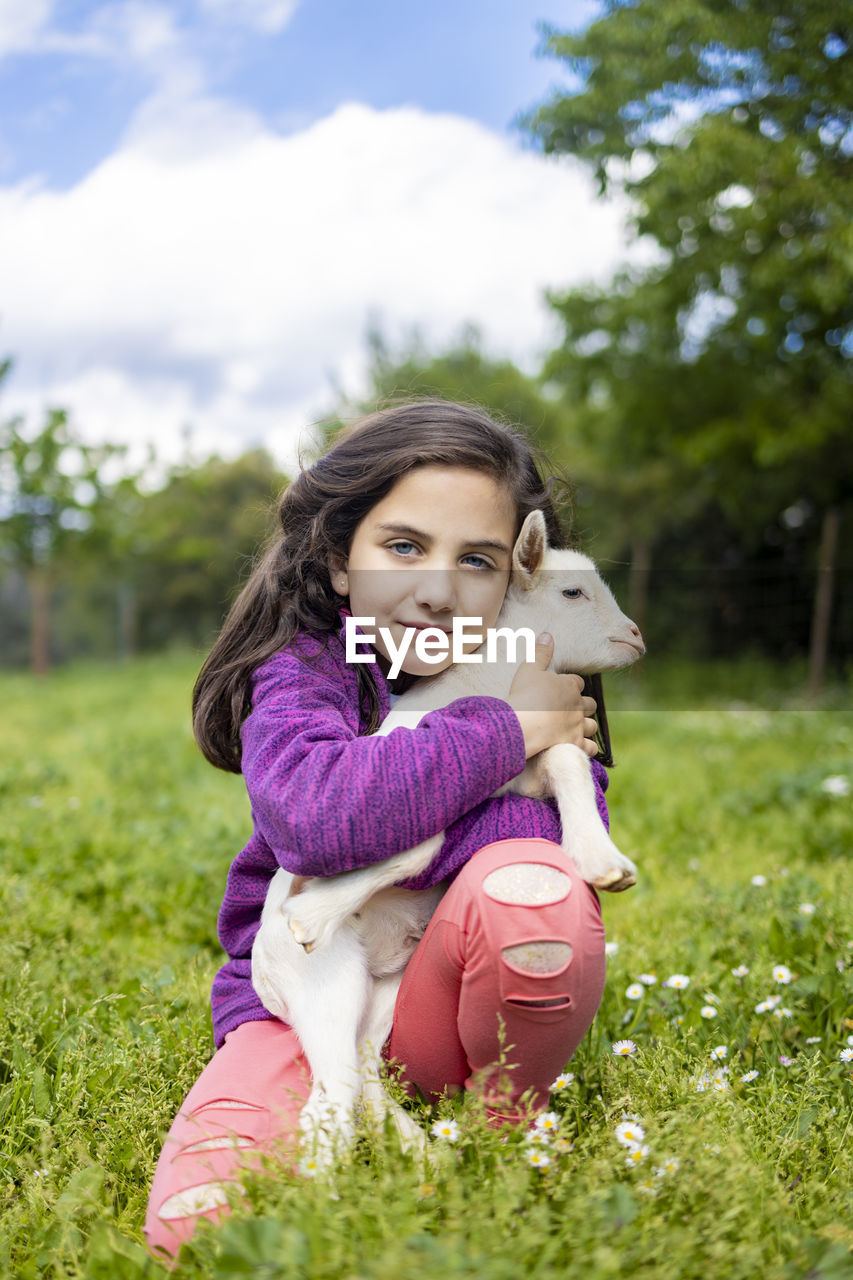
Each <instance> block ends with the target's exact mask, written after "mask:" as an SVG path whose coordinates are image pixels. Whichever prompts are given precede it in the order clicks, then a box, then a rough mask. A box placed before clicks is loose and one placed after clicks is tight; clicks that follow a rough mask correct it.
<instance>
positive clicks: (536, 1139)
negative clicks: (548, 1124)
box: [525, 1129, 551, 1147]
mask: <svg viewBox="0 0 853 1280" xmlns="http://www.w3.org/2000/svg"><path fill="white" fill-rule="evenodd" d="M525 1142H526V1143H527V1145H528V1146H532V1147H547V1146H548V1145H549V1144H550V1142H551V1135H550V1133H546V1132H545V1130H544V1129H531V1130H530V1132H529V1133H528V1134H527V1136H526V1138H525Z"/></svg>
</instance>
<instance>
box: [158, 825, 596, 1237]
mask: <svg viewBox="0 0 853 1280" xmlns="http://www.w3.org/2000/svg"><path fill="white" fill-rule="evenodd" d="M603 990H604V927H603V925H602V922H601V909H600V907H599V903H598V898H597V896H596V894H595V891H594V890H593V889H591V888H590V886H589V885H587V884H585V883H584V882H583V881H582V880H581V879H580V877H579V876H578V873H577V871H576V869H575V867H574V864H573V863H572V862H571V861H570V860H569V859H568V858H567V857H566V855H565V854H564V853H563V851H562V850H561V849H560V847H559V846H558V845H556V844H552V843H551V842H550V841H548V840H539V839H517V840H501V841H498V842H497V843H495V844H490V845H487V846H486V847H485V848H484V849H481V850H480V851H479V852H478V853H477V854H475V855H474V857H473V858H471V860H470V861H469V862H468V863H467V865H466V866H465V867H464V868H463V870H462V871H461V872H460V873H459V875H458V876H457V878H456V879H455V880H454V882H453V884H452V885H451V886H450V888H449V889H448V891H447V893H446V894H445V896H444V898H443V899H442V901H441V902H440V903H439V906H438V909H437V910H436V912H435V915H434V916H433V918H432V920H431V921H430V924H429V927H428V928H427V931H426V933H425V934H424V936H423V938H422V940H421V942H420V943H419V944H418V947H417V950H416V951H415V953H414V955H413V956H412V958H411V960H410V961H409V964H408V966H407V968H406V972H405V975H404V977H403V982H402V986H401V988H400V992H399V995H398V997H397V1004H396V1010H395V1015H394V1027H393V1030H392V1033H391V1038H390V1042H389V1046H388V1056H389V1057H391V1058H394V1059H396V1060H397V1061H398V1062H401V1063H403V1064H404V1071H403V1079H404V1080H406V1081H408V1082H410V1083H412V1084H415V1085H417V1086H418V1088H419V1089H420V1090H421V1091H422V1092H423V1093H424V1094H426V1095H427V1096H428V1097H435V1096H437V1095H439V1094H441V1093H443V1092H445V1091H447V1092H448V1093H455V1092H457V1091H458V1090H459V1089H462V1088H474V1087H476V1088H477V1089H478V1090H479V1091H481V1092H482V1094H483V1096H484V1098H485V1101H486V1105H487V1106H488V1108H489V1110H490V1112H491V1114H492V1115H493V1116H494V1118H495V1120H496V1122H498V1123H500V1122H502V1121H503V1122H506V1123H512V1122H513V1121H518V1120H519V1119H520V1118H521V1117H522V1115H523V1111H522V1109H521V1108H520V1106H519V1101H520V1099H521V1096H522V1094H524V1093H525V1092H527V1091H531V1093H530V1098H531V1102H532V1106H533V1107H543V1106H545V1105H546V1104H547V1101H548V1094H549V1086H550V1085H551V1083H552V1082H553V1080H554V1079H555V1077H556V1076H558V1075H559V1074H560V1072H561V1071H562V1070H563V1068H564V1066H565V1064H566V1063H567V1061H568V1060H569V1058H570V1057H571V1056H572V1054H573V1053H574V1051H575V1049H576V1048H577V1046H578V1044H579V1043H580V1041H581V1039H582V1038H583V1036H584V1035H585V1034H586V1032H587V1030H588V1029H589V1026H590V1024H591V1022H592V1020H593V1018H594V1017H595V1013H596V1010H597V1009H598V1006H599V1004H600V1002H601V996H602V992H603ZM501 1026H502V1027H503V1032H501ZM502 1042H503V1043H502ZM502 1049H503V1056H504V1059H505V1064H506V1065H505V1066H504V1068H503V1069H502V1070H501V1071H498V1070H497V1068H496V1064H497V1062H498V1059H499V1058H500V1057H501V1053H502ZM509 1064H512V1070H510V1071H509V1072H507V1070H506V1066H507V1065H509ZM310 1090H311V1081H310V1075H309V1070H308V1065H307V1062H306V1060H305V1058H304V1056H303V1054H302V1052H301V1049H300V1045H299V1041H298V1040H297V1038H296V1035H295V1033H294V1032H293V1031H291V1030H290V1028H289V1027H287V1026H285V1025H284V1024H283V1023H281V1022H279V1021H277V1020H275V1021H265V1022H246V1023H243V1024H242V1026H239V1027H238V1028H237V1029H236V1030H235V1031H232V1032H231V1033H230V1034H229V1035H228V1036H226V1038H225V1043H224V1044H223V1046H222V1048H221V1049H219V1051H218V1052H217V1053H216V1054H215V1055H214V1057H213V1058H212V1060H211V1061H210V1063H209V1064H208V1065H207V1067H205V1069H204V1071H203V1072H202V1074H201V1076H200V1077H199V1079H198V1080H197V1081H196V1083H195V1084H194V1085H193V1087H192V1089H191V1090H190V1092H189V1094H188V1095H187V1098H186V1100H185V1102H184V1104H183V1106H182V1107H181V1110H180V1112H179V1113H178V1116H177V1119H176V1120H175V1122H174V1124H173V1125H172V1128H171V1129H170V1131H169V1134H168V1137H167V1138H166V1141H165V1143H164V1146H163V1150H162V1153H161V1155H160V1159H159V1161H158V1164H157V1169H156V1172H155V1174H154V1182H153V1185H152V1188H151V1196H150V1199H149V1203H148V1214H147V1217H146V1223H145V1236H146V1239H147V1241H148V1244H149V1246H150V1247H151V1248H152V1249H154V1250H155V1251H160V1250H162V1251H164V1252H165V1254H169V1255H171V1254H174V1253H176V1252H177V1250H178V1248H179V1246H180V1244H181V1243H182V1242H183V1241H184V1240H187V1239H188V1238H189V1237H190V1236H191V1235H192V1233H193V1231H194V1230H195V1226H196V1223H197V1222H198V1219H199V1218H200V1217H207V1218H212V1219H214V1220H215V1219H217V1218H218V1217H220V1216H221V1215H222V1214H223V1213H227V1211H228V1210H227V1199H228V1192H229V1190H233V1191H239V1189H240V1184H239V1181H238V1177H239V1171H240V1169H241V1168H243V1167H246V1166H247V1165H248V1164H250V1163H251V1160H252V1156H253V1153H256V1152H271V1151H279V1152H284V1153H286V1152H288V1151H289V1152H290V1154H291V1158H292V1157H293V1156H294V1153H295V1152H296V1148H297V1141H298V1139H297V1135H298V1128H297V1126H298V1117H299V1112H300V1109H301V1107H302V1105H303V1103H304V1102H305V1099H306V1098H307V1097H308V1094H309V1092H310Z"/></svg>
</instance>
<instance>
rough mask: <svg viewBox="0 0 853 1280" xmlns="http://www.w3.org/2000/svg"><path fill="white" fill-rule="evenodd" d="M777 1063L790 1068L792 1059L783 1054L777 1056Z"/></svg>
mask: <svg viewBox="0 0 853 1280" xmlns="http://www.w3.org/2000/svg"><path fill="white" fill-rule="evenodd" d="M779 1061H780V1062H781V1064H782V1066H783V1067H792V1066H793V1065H794V1059H793V1058H789V1057H788V1056H787V1054H784V1053H780V1054H779Z"/></svg>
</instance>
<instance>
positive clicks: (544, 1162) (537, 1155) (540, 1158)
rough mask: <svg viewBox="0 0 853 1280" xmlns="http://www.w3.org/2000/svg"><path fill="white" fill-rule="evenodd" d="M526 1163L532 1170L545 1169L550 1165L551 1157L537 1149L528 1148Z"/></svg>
mask: <svg viewBox="0 0 853 1280" xmlns="http://www.w3.org/2000/svg"><path fill="white" fill-rule="evenodd" d="M527 1163H528V1164H529V1165H532V1166H533V1168H534V1169H547V1168H548V1165H549V1164H550V1163H551V1157H550V1156H549V1155H548V1153H547V1152H546V1151H542V1150H540V1148H539V1147H528V1149H527Z"/></svg>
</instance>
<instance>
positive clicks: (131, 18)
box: [0, 0, 625, 460]
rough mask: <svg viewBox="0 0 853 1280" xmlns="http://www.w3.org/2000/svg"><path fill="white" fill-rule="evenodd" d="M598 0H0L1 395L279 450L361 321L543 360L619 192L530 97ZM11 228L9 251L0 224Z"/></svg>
mask: <svg viewBox="0 0 853 1280" xmlns="http://www.w3.org/2000/svg"><path fill="white" fill-rule="evenodd" d="M597 8H598V4H597V0H595V2H593V0H559V2H558V0H553V2H552V3H551V4H550V5H549V4H548V0H544V3H542V2H540V0H535V2H533V0H457V3H455V4H451V3H449V0H433V2H432V3H429V4H426V3H414V4H402V3H399V0H398V2H397V3H391V2H390V0H374V2H372V3H370V2H367V3H362V4H355V3H346V0H100V2H98V0H27V3H23V0H0V276H2V278H3V279H4V282H5V284H4V297H3V305H2V309H0V352H2V353H3V354H5V353H7V352H8V353H9V354H11V355H12V356H13V357H14V358H15V362H16V363H15V371H14V374H13V376H12V378H11V379H10V380H9V382H8V385H7V387H6V388H5V390H4V400H3V403H2V404H1V405H0V411H3V408H4V407H5V408H6V409H8V408H9V407H11V408H12V409H14V410H18V411H21V412H24V413H26V414H28V415H29V416H33V417H35V416H37V415H38V414H39V413H40V412H41V411H42V410H43V408H44V407H46V406H47V405H48V404H56V403H62V404H64V405H66V406H68V407H69V408H70V409H71V410H72V413H73V414H74V416H75V418H76V420H77V421H78V423H79V425H80V427H81V429H83V430H84V431H85V432H86V433H88V434H90V435H92V436H96V437H100V438H105V437H110V438H124V439H128V440H131V441H134V442H137V443H141V442H142V441H143V440H148V439H150V440H153V441H154V443H155V444H156V445H157V447H158V448H159V449H160V450H161V452H165V453H168V452H169V449H170V448H171V447H172V444H173V442H174V441H175V439H176V438H177V437H178V435H179V431H178V428H180V427H183V426H185V425H190V426H191V427H192V430H193V432H194V433H195V435H196V437H197V440H198V443H199V447H201V448H205V449H206V448H216V449H219V450H221V451H222V452H225V453H233V452H236V451H238V450H239V449H240V448H243V447H246V446H248V445H251V444H256V443H259V442H260V443H265V444H267V445H268V446H269V447H271V448H272V449H273V450H274V451H275V452H276V453H277V454H278V455H279V456H281V457H283V458H284V459H285V460H286V459H287V457H288V456H290V455H292V453H293V449H294V447H295V441H296V439H297V437H298V434H299V430H300V424H302V426H304V424H305V422H306V421H309V420H310V419H311V417H312V416H314V415H316V414H317V413H319V412H322V411H323V410H324V409H325V408H326V407H328V405H329V402H330V398H331V387H332V385H333V384H335V385H337V384H343V385H344V386H345V387H347V389H348V390H350V391H352V392H357V391H358V390H359V389H360V383H361V382H362V381H363V377H364V332H365V329H366V326H367V323H368V322H369V321H370V320H371V319H373V318H377V317H378V318H379V319H380V321H381V322H382V323H383V325H384V327H385V329H386V332H387V334H388V337H389V338H390V339H391V340H392V341H394V340H397V339H399V338H400V337H401V336H402V335H403V334H404V333H405V331H406V330H407V329H409V328H411V326H413V325H418V326H420V327H421V328H422V330H423V331H424V333H425V334H426V335H427V337H428V339H430V340H432V341H435V342H436V343H441V342H446V341H448V340H450V338H451V337H452V336H453V334H454V333H455V332H458V330H459V329H460V327H461V326H462V325H463V324H464V323H465V322H466V321H473V322H475V323H477V324H479V325H480V327H481V328H482V330H483V332H484V334H485V337H486V341H487V344H488V345H489V346H490V347H491V348H492V349H494V350H495V351H496V352H497V351H500V352H501V353H506V354H510V355H512V356H514V357H515V358H517V359H519V360H520V361H521V362H522V363H525V364H526V365H527V366H530V367H532V366H533V365H535V363H536V361H537V359H538V358H539V356H540V355H541V354H542V351H543V350H544V349H545V348H546V347H547V345H548V343H549V340H551V338H552V336H553V333H554V329H553V320H552V319H551V318H550V316H549V315H548V313H547V309H546V308H545V307H544V304H543V302H542V293H543V290H544V288H545V287H547V286H557V287H559V286H561V285H565V284H568V283H571V282H573V281H575V280H577V279H581V278H585V277H588V276H590V275H592V276H596V275H597V276H601V275H606V274H607V273H608V272H609V271H610V270H612V269H613V267H614V266H615V265H616V263H617V262H618V260H619V259H620V257H621V256H623V255H624V250H625V240H624V235H623V234H622V231H621V218H622V212H621V211H620V210H618V209H617V208H615V207H613V206H609V207H604V206H599V205H598V204H596V201H595V197H594V194H593V192H592V188H591V184H590V183H589V180H588V178H587V176H586V175H585V174H584V173H583V172H582V171H581V170H580V169H579V168H578V167H577V166H573V165H572V164H570V163H569V162H560V163H559V164H557V163H556V162H553V161H549V160H546V159H544V158H543V157H541V156H540V155H539V154H538V153H537V152H536V151H535V149H534V148H531V146H530V144H529V142H528V141H527V140H526V139H525V138H524V136H523V135H522V134H520V133H519V131H518V130H517V129H516V128H515V127H514V120H515V118H516V116H517V115H518V113H519V112H520V111H521V110H524V109H525V108H528V107H530V106H532V105H534V104H535V103H537V102H538V101H541V100H542V99H543V98H544V97H545V96H546V94H547V93H548V92H549V90H550V88H551V87H552V86H554V85H558V84H560V83H563V84H564V83H565V74H564V71H563V68H562V67H561V65H560V64H559V63H557V62H556V61H554V60H553V59H543V58H538V57H536V49H537V46H538V43H539V35H538V31H537V23H539V22H541V21H546V22H550V23H553V24H554V25H555V26H556V27H558V28H560V29H571V28H576V27H578V26H580V25H583V24H584V23H585V22H587V21H589V20H591V18H592V17H593V16H594V14H595V13H596V11H597ZM4 246H5V247H4Z"/></svg>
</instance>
